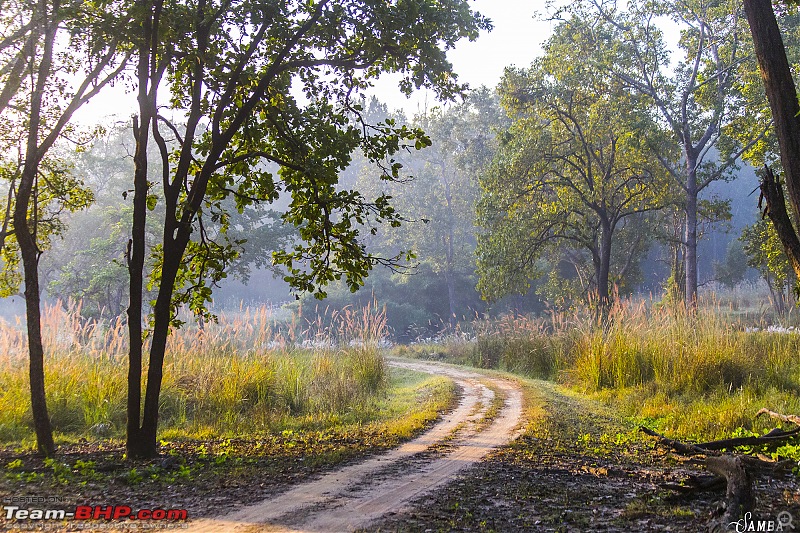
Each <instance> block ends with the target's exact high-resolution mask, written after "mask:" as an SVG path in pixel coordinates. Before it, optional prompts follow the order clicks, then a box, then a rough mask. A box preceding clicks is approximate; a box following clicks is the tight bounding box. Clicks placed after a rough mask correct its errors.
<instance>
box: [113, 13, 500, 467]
mask: <svg viewBox="0 0 800 533" xmlns="http://www.w3.org/2000/svg"><path fill="white" fill-rule="evenodd" d="M137 8H138V10H139V13H140V16H141V20H142V24H141V25H140V35H141V37H140V41H139V44H138V55H139V69H138V83H139V104H140V107H139V117H138V121H137V123H136V124H135V127H134V130H135V131H134V133H135V135H136V138H137V157H135V158H134V161H135V163H136V170H135V177H134V180H135V181H134V189H135V192H134V213H133V221H134V222H133V231H132V238H131V246H130V254H129V272H130V276H131V304H130V306H129V310H128V314H129V324H130V335H131V354H130V367H129V374H128V387H129V388H128V440H127V448H128V452H129V455H130V456H132V457H147V456H153V455H155V454H156V453H157V451H158V450H157V444H156V443H157V440H156V431H157V426H158V405H159V395H160V388H161V379H162V368H163V363H164V358H165V355H166V354H165V349H166V340H167V336H168V335H169V331H170V328H171V327H175V326H177V325H178V322H177V321H176V309H177V306H179V305H182V304H188V305H189V307H190V308H192V309H193V310H195V311H196V312H198V313H205V312H206V311H204V309H205V304H206V303H207V302H208V300H209V299H210V298H211V286H210V285H211V284H213V283H214V282H215V281H217V280H219V279H221V278H222V277H223V276H224V269H225V268H226V267H227V266H228V265H229V264H230V262H231V261H232V260H233V259H234V258H235V256H236V251H235V244H236V243H231V242H230V241H226V240H225V234H226V230H227V229H228V226H229V217H228V214H227V213H226V212H225V211H224V209H223V208H222V205H221V200H223V199H225V198H228V197H232V198H234V199H235V201H236V205H237V207H238V208H239V209H241V208H243V207H244V206H246V205H248V204H250V203H253V202H259V201H264V202H270V201H274V200H275V199H276V198H277V197H278V196H279V195H280V194H281V193H285V194H287V195H289V196H290V197H291V201H290V203H289V207H288V209H287V211H286V212H285V213H284V215H283V221H284V222H285V223H287V224H291V225H294V226H296V227H297V228H299V235H300V241H299V242H297V243H296V244H295V246H294V247H293V248H291V249H289V250H285V251H281V252H276V253H275V254H274V255H273V258H274V260H275V261H276V262H277V263H278V264H280V265H283V266H284V267H285V268H286V270H287V275H286V279H287V281H290V282H291V283H292V284H293V285H294V286H295V287H296V288H298V289H300V290H307V291H315V292H317V293H318V294H324V289H323V288H322V287H323V286H324V285H325V284H326V283H328V282H329V281H331V280H334V279H341V278H344V279H345V280H346V281H347V283H348V285H349V286H350V287H351V289H353V290H355V289H357V288H358V287H359V286H360V285H361V284H362V283H363V278H364V276H365V275H366V274H367V271H368V270H369V269H370V268H371V267H372V266H373V265H375V264H379V263H390V262H391V261H392V260H393V258H385V257H376V256H373V255H370V254H368V253H367V252H366V251H365V248H364V245H363V243H362V242H361V241H360V231H361V228H362V227H363V224H364V223H365V222H366V221H367V220H373V221H374V222H376V223H381V222H388V223H390V224H399V223H400V217H399V215H398V214H397V213H396V211H395V210H394V208H393V207H392V206H391V205H390V203H389V199H388V198H386V197H385V196H380V197H378V198H375V199H368V198H365V197H364V196H363V195H362V194H360V193H359V192H358V191H350V190H342V189H340V188H338V187H337V182H338V175H339V173H340V172H341V170H342V169H344V168H345V167H346V166H347V165H348V163H349V162H350V159H351V155H350V154H351V153H352V152H353V151H354V150H356V149H361V150H362V151H363V152H364V153H365V154H366V156H367V157H368V158H369V159H370V160H373V161H381V162H383V166H382V168H383V171H382V174H381V176H380V177H381V178H382V179H388V180H391V179H397V178H399V175H400V174H399V170H400V167H399V164H398V163H396V162H395V161H393V160H392V155H393V154H394V153H396V152H397V151H398V150H400V149H402V148H404V147H407V146H410V147H412V148H413V147H416V148H422V147H424V146H425V145H427V144H429V143H430V141H429V139H428V138H427V137H426V136H425V135H424V133H423V132H422V131H421V130H419V129H414V128H409V127H407V126H399V127H395V125H394V124H393V123H391V122H388V121H387V122H384V123H382V124H368V123H367V122H366V121H364V120H362V119H361V118H359V117H361V111H362V110H361V108H360V107H359V106H358V104H357V102H358V101H359V100H360V99H359V98H358V95H359V94H360V93H361V91H362V90H363V89H364V88H366V87H368V86H369V85H370V84H371V80H372V79H374V78H376V77H377V76H379V75H380V74H381V73H383V72H400V73H402V74H404V77H403V80H402V81H401V84H400V87H401V89H403V90H404V91H406V92H410V90H411V89H412V88H413V87H414V86H417V87H419V86H427V87H430V88H433V89H435V90H436V91H437V92H438V94H439V95H440V96H441V97H444V98H447V97H452V96H454V95H455V94H457V93H458V92H459V91H460V90H461V89H462V88H461V87H460V86H459V85H458V84H457V83H456V80H455V78H454V76H453V74H452V71H451V66H450V64H449V63H448V62H447V60H446V56H445V51H446V50H447V49H448V48H450V47H452V46H453V45H454V43H455V42H456V41H457V40H458V39H460V38H462V37H467V38H470V39H474V38H476V37H477V34H478V31H479V30H480V29H482V28H488V27H489V24H488V21H487V20H485V19H484V18H482V17H480V16H479V15H477V14H475V13H473V12H472V11H471V10H470V9H469V6H468V3H467V2H466V1H465V0H447V1H444V2H437V3H430V2H426V1H422V0H404V1H400V2H395V3H387V2H377V1H374V0H348V1H343V2H331V1H330V0H318V1H310V2H308V1H303V2H299V1H297V2H295V1H292V2H279V3H278V2H268V3H264V2H253V1H249V0H239V1H224V2H215V1H207V0H201V1H199V2H197V3H196V4H194V3H183V2H170V3H165V2H161V1H150V0H140V1H139V2H137ZM165 74H166V76H167V77H168V78H169V82H170V85H169V90H170V91H171V100H170V102H171V104H170V105H171V107H173V108H174V109H175V110H176V111H179V112H180V113H182V115H183V117H184V121H185V129H184V130H182V131H179V130H178V128H176V127H175V126H174V125H173V124H171V123H170V122H169V121H167V120H166V118H164V117H163V116H162V115H161V114H160V113H159V112H158V109H157V106H156V103H157V102H158V101H159V100H158V97H157V93H158V91H159V90H160V88H161V86H162V81H163V78H164V76H165ZM292 87H295V89H296V90H295V91H292V90H291V89H292ZM300 94H302V96H303V98H300V97H299V95H300ZM302 100H306V102H305V103H302ZM353 116H355V117H356V119H355V123H354V122H353V119H352V117H353ZM150 134H151V135H152V139H153V140H154V142H155V143H156V145H157V146H158V147H159V150H160V152H161V153H162V156H163V157H162V165H161V167H162V168H161V185H162V187H163V204H164V212H165V215H164V232H163V238H162V242H161V244H160V246H159V248H158V250H157V253H158V257H157V261H156V268H155V270H154V273H153V277H152V278H151V283H152V284H153V285H154V286H155V287H156V288H157V297H156V301H155V305H154V308H153V317H152V322H151V324H152V326H151V327H152V335H151V342H150V353H149V355H150V357H149V365H148V371H147V386H146V392H145V399H144V410H143V411H141V410H140V400H141V390H140V388H139V387H140V386H139V382H140V381H139V380H140V375H141V370H142V342H141V339H142V328H141V319H142V305H141V303H142V302H141V289H142V286H143V282H142V279H143V263H144V246H143V236H142V228H143V224H144V221H145V220H146V216H147V200H148V198H149V197H150V192H149V187H150V185H149V182H148V169H147V165H146V161H144V158H142V157H140V154H142V153H143V150H144V149H145V148H146V146H147V142H148V139H147V137H148V135H150ZM264 162H272V163H275V164H277V165H279V167H280V168H279V170H278V171H277V173H274V172H271V171H270V170H268V167H266V166H265V165H264V164H263V163H264ZM211 224H216V225H217V231H215V232H213V233H210V232H209V228H210V225H211ZM212 236H215V237H214V238H213V239H212Z"/></svg>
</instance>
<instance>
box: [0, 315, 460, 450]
mask: <svg viewBox="0 0 800 533" xmlns="http://www.w3.org/2000/svg"><path fill="white" fill-rule="evenodd" d="M43 319H44V320H43V323H44V331H45V332H46V335H45V338H46V347H45V353H46V354H47V356H46V379H47V392H48V407H49V409H50V415H51V419H52V422H53V427H54V430H55V431H56V432H57V436H58V437H59V438H60V439H61V440H62V441H64V440H72V439H75V438H78V437H84V436H86V437H89V438H105V437H114V438H119V437H122V436H123V434H124V428H125V394H126V373H127V356H126V346H125V345H126V343H125V341H124V336H125V331H124V328H122V327H121V325H120V322H119V321H115V322H112V323H94V324H91V325H88V326H87V325H83V324H82V322H81V321H80V319H79V317H78V316H77V309H76V308H75V307H71V308H66V309H65V308H64V307H63V306H61V305H55V306H50V307H48V308H47V309H46V310H45V313H44V316H43ZM301 324H302V326H301ZM20 327H21V326H20V324H13V325H12V324H7V323H2V324H0V353H2V354H3V355H0V442H3V443H20V442H25V441H27V440H30V439H31V438H32V431H31V425H32V421H31V415H30V409H29V403H30V401H29V398H28V392H27V390H28V389H27V388H28V380H27V358H26V346H25V338H24V335H23V334H22V333H21V332H20V331H19V330H20ZM384 335H385V316H384V315H383V313H382V312H380V311H379V310H376V309H375V308H373V307H368V308H365V309H361V310H358V311H356V310H352V309H349V308H348V309H345V310H343V311H340V312H335V313H332V314H331V316H328V317H326V321H325V322H324V323H323V322H322V321H319V320H317V322H315V323H311V324H308V323H303V322H302V321H301V320H299V319H298V318H295V319H293V321H291V322H288V323H287V322H280V321H277V320H274V319H273V317H272V316H271V315H270V313H269V312H268V310H266V309H255V310H251V309H241V310H240V311H239V312H238V313H235V314H232V315H225V314H223V315H221V316H220V319H219V323H211V324H205V325H204V326H203V327H200V326H199V325H197V324H189V325H187V326H185V327H184V328H183V329H181V330H178V331H176V332H175V333H174V334H173V336H172V337H171V338H170V341H169V346H168V351H167V354H168V356H167V359H166V363H165V366H164V380H163V386H162V394H161V411H160V429H161V435H162V436H166V437H168V438H169V439H174V438H179V437H180V438H190V437H197V438H208V437H211V436H214V437H220V436H235V435H241V434H252V433H268V432H280V431H283V430H285V429H291V430H321V429H324V428H328V427H331V426H345V425H353V424H355V425H360V424H370V423H373V422H376V421H386V420H389V419H392V418H398V419H399V420H398V421H397V426H398V429H397V431H398V433H399V434H402V435H406V436H407V435H408V434H409V432H411V431H414V430H416V429H419V425H420V424H422V423H426V422H427V421H429V420H431V419H432V418H431V417H434V418H435V413H436V411H437V410H438V409H440V408H441V405H442V403H443V402H444V403H445V404H446V403H447V402H446V398H445V399H443V396H442V395H445V396H447V395H452V390H450V389H448V387H447V386H446V384H444V383H441V382H438V381H436V380H433V381H431V380H428V378H427V377H425V378H424V380H423V378H421V377H420V375H418V374H415V375H414V376H412V375H410V374H408V373H407V372H399V371H398V372H392V373H391V376H393V377H392V378H391V380H390V373H389V371H388V368H387V366H386V364H385V362H384V359H383V357H382V355H381V352H380V348H379V342H380V341H381V339H382V338H383V337H384ZM420 380H422V381H420ZM429 388H430V390H432V391H437V392H436V394H435V395H436V398H435V400H430V401H428V400H426V401H425V402H422V403H419V402H418V401H417V395H418V394H422V392H420V391H423V392H424V391H427V390H428V389H429ZM442 391H444V392H442ZM448 391H449V392H448ZM425 394H427V393H425ZM417 404H419V405H417ZM429 404H430V405H429ZM412 407H413V409H411V408H412ZM431 409H433V413H434V414H433V415H432V414H431Z"/></svg>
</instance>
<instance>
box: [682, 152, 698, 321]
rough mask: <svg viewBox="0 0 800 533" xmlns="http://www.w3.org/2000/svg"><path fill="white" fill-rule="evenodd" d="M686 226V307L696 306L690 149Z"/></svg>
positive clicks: (694, 190) (694, 163)
mask: <svg viewBox="0 0 800 533" xmlns="http://www.w3.org/2000/svg"><path fill="white" fill-rule="evenodd" d="M686 167H687V169H686V170H687V179H686V226H685V228H684V229H685V233H684V236H683V242H684V247H685V252H684V255H683V261H684V271H685V272H684V274H685V276H686V288H685V295H686V308H687V309H690V310H694V309H696V308H697V195H698V190H697V157H696V156H695V154H694V153H693V151H692V150H691V149H687V150H686Z"/></svg>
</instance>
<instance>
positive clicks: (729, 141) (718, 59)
mask: <svg viewBox="0 0 800 533" xmlns="http://www.w3.org/2000/svg"><path fill="white" fill-rule="evenodd" d="M627 6H628V9H627V10H626V11H623V10H619V9H617V8H616V6H615V4H614V3H613V2H609V3H606V2H601V1H599V0H591V1H590V2H588V9H587V4H586V3H576V4H572V5H571V6H569V7H568V8H566V9H567V10H568V11H570V12H572V13H576V14H579V15H580V16H581V17H583V20H585V21H591V22H587V23H586V24H583V25H582V26H580V30H579V31H580V33H581V35H583V37H582V38H584V39H589V40H592V41H594V42H595V43H596V44H597V50H598V51H597V52H596V53H593V54H591V55H590V56H588V57H590V58H591V59H590V60H591V61H592V62H593V64H594V65H595V67H596V68H598V69H601V70H605V71H607V72H610V73H612V74H613V75H614V76H616V77H617V78H618V79H619V80H620V81H621V82H623V84H624V85H625V86H626V87H627V88H629V89H631V90H634V91H636V92H638V93H639V94H641V95H644V96H646V97H647V98H648V99H649V105H650V108H651V110H652V113H654V114H655V115H657V116H658V117H659V118H660V119H661V121H662V122H663V124H664V126H665V127H666V129H667V130H668V131H669V132H670V134H671V136H672V140H673V142H674V143H675V144H674V146H676V147H678V148H679V149H680V151H681V157H680V158H676V157H674V156H671V155H670V154H667V153H659V160H660V161H661V163H662V164H663V166H664V168H665V169H667V171H668V172H669V174H670V175H671V176H672V178H673V180H674V181H675V183H676V185H677V186H678V187H679V188H680V190H681V191H682V193H683V199H684V200H683V205H682V210H683V213H684V223H683V236H682V248H683V257H682V260H683V267H684V268H683V270H684V274H685V280H684V284H685V289H684V292H685V297H686V304H687V305H688V306H689V307H694V306H695V305H696V298H697V286H698V277H697V272H698V269H697V242H698V223H699V216H698V210H699V201H700V197H701V194H702V193H703V191H704V190H705V189H706V188H707V187H708V186H709V185H710V184H711V183H712V182H714V181H717V180H730V179H733V176H734V175H733V172H732V171H734V170H735V169H736V163H737V160H739V159H740V158H741V156H742V155H743V154H745V153H747V152H748V151H749V150H751V149H752V148H753V147H754V146H755V145H756V144H758V143H759V141H760V140H761V139H762V138H763V135H764V133H765V131H766V128H765V126H763V125H762V127H761V128H753V129H751V130H749V131H750V133H751V135H750V136H749V137H747V138H743V137H742V135H741V134H740V131H737V125H739V124H740V123H741V122H742V120H743V117H746V115H747V114H748V113H750V112H751V110H752V109H753V107H752V106H751V105H750V102H748V101H747V97H748V96H750V94H749V93H748V92H746V91H743V90H742V86H741V85H740V84H739V83H738V80H739V77H740V75H741V73H742V72H744V71H746V70H747V65H746V61H747V58H748V55H747V47H746V46H744V44H745V42H744V39H743V35H744V31H745V30H744V28H743V25H742V24H741V20H742V14H741V8H740V6H739V4H738V3H733V4H732V3H729V2H722V3H720V2H716V1H709V0H690V1H675V2H673V1H667V0H664V1H659V2H645V1H642V2H632V3H628V4H627ZM598 17H599V20H598ZM659 17H664V18H668V19H671V22H672V23H673V24H677V25H678V26H679V27H680V28H681V38H680V41H679V47H680V50H679V51H678V53H680V54H681V56H680V57H679V60H678V61H677V63H676V65H675V66H674V67H673V66H671V61H670V57H671V56H670V51H669V50H668V48H667V46H666V43H665V42H664V38H663V30H662V27H660V26H659ZM594 21H597V22H594ZM654 149H655V150H659V147H654ZM715 153H716V154H718V157H716V158H715V157H714V155H715Z"/></svg>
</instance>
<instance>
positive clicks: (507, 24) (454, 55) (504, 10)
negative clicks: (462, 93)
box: [75, 0, 552, 124]
mask: <svg viewBox="0 0 800 533" xmlns="http://www.w3.org/2000/svg"><path fill="white" fill-rule="evenodd" d="M470 4H471V5H472V9H473V10H476V11H478V12H479V13H481V14H482V15H484V16H486V17H488V18H489V19H491V21H492V24H493V25H494V29H493V30H492V31H491V32H489V33H487V32H482V33H481V35H480V37H479V38H478V39H477V40H475V41H473V42H469V41H467V40H461V41H459V42H458V44H457V45H456V48H454V49H453V50H451V51H449V52H448V59H450V61H451V62H452V63H453V69H454V71H455V72H456V74H458V78H459V81H460V82H462V83H464V82H466V83H468V84H469V85H470V87H479V86H481V85H487V86H490V87H494V86H495V85H497V83H498V82H499V81H500V77H501V76H502V74H503V69H504V68H505V67H507V66H510V65H515V66H518V67H527V66H529V65H530V64H531V62H532V61H533V59H534V58H535V57H536V56H537V55H540V54H541V45H542V43H543V42H544V40H545V39H547V37H548V36H549V35H550V33H551V28H552V26H551V23H549V22H543V21H540V20H537V18H536V16H535V14H536V10H537V9H541V7H542V6H543V5H544V2H540V1H537V0H472V1H471V2H470ZM397 82H398V77H396V76H384V77H383V78H381V79H380V80H378V82H377V83H376V86H375V87H374V89H373V91H372V93H371V94H374V95H376V96H377V97H378V98H379V99H380V100H381V101H383V102H386V103H387V104H388V106H389V108H390V109H402V110H403V111H405V113H406V115H407V116H409V117H411V116H413V115H414V114H416V113H418V112H420V111H424V110H425V109H426V108H431V107H434V106H435V105H437V102H436V101H435V97H434V96H433V94H432V93H430V92H428V91H418V92H416V93H415V94H413V95H412V96H411V98H406V97H405V95H403V94H402V93H400V91H399V89H398V88H397ZM134 105H135V96H134V95H132V94H127V95H126V94H125V93H124V91H123V90H122V88H113V89H111V90H108V91H106V92H104V93H101V94H99V95H97V97H95V98H94V99H93V100H92V101H91V102H90V103H89V104H87V105H86V106H84V107H83V108H81V109H80V110H79V111H78V113H77V114H76V117H75V119H76V120H77V121H78V122H80V123H83V124H95V123H98V122H102V123H104V124H109V123H112V122H114V121H117V120H120V121H128V119H129V118H130V116H131V115H132V114H133V113H134V112H135V110H134Z"/></svg>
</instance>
